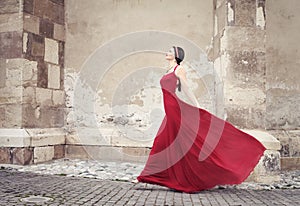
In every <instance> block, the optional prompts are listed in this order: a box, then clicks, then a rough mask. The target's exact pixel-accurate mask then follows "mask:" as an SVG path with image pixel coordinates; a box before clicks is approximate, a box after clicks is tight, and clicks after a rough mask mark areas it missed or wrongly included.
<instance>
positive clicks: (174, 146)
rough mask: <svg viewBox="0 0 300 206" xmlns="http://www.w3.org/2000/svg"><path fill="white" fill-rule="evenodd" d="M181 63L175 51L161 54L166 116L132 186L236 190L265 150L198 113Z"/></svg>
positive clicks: (178, 50) (225, 124) (181, 55)
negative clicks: (226, 187) (165, 67)
mask: <svg viewBox="0 0 300 206" xmlns="http://www.w3.org/2000/svg"><path fill="white" fill-rule="evenodd" d="M183 59H184V51H183V49H182V48H180V47H173V48H171V49H170V51H169V52H168V53H167V54H166V60H167V61H169V68H168V69H169V70H168V71H167V73H166V74H165V75H164V76H163V77H162V78H161V80H160V84H161V87H162V92H163V100H164V109H165V114H166V115H165V118H164V120H163V122H162V124H161V126H160V128H159V131H158V133H157V136H156V137H155V140H154V143H153V147H152V149H151V152H150V155H149V157H148V160H147V163H146V165H145V168H144V169H143V171H142V172H141V174H140V175H139V176H138V177H137V181H139V182H144V183H151V184H158V185H162V186H166V187H169V188H172V189H174V190H178V191H182V192H188V193H192V192H198V191H201V190H205V189H209V188H212V187H214V186H216V185H225V184H239V183H241V182H243V181H244V180H245V179H246V178H247V177H248V176H249V174H250V173H251V171H252V170H253V169H254V167H255V165H256V164H257V163H258V161H259V159H260V157H261V156H262V155H263V153H264V151H265V147H264V146H263V145H262V144H261V143H260V142H258V141H257V140H256V139H255V138H254V137H252V136H250V135H248V134H246V133H244V132H242V131H240V130H238V129H237V128H235V127H234V126H232V125H231V124H230V123H228V122H226V121H224V120H221V119H219V118H217V117H216V116H214V115H212V114H210V113H209V112H207V111H205V110H203V109H200V108H198V107H199V106H198V105H199V104H198V102H197V100H196V98H195V96H194V95H193V94H192V93H191V92H190V91H189V88H188V85H187V80H186V75H185V70H184V68H183V67H182V66H181V65H180V63H181V61H182V60H183ZM176 88H178V90H179V91H181V89H182V90H183V92H184V93H185V94H186V95H187V97H188V98H189V99H190V100H191V102H193V104H194V105H195V106H192V105H190V104H187V103H185V102H183V101H182V100H180V99H179V98H178V97H177V96H176V93H175V91H176Z"/></svg>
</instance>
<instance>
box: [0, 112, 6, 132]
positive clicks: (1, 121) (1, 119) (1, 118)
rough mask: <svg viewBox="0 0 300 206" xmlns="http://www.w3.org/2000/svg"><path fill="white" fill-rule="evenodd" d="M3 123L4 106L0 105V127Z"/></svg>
mask: <svg viewBox="0 0 300 206" xmlns="http://www.w3.org/2000/svg"><path fill="white" fill-rule="evenodd" d="M4 123H5V108H4V107H0V128H2V127H3V125H4Z"/></svg>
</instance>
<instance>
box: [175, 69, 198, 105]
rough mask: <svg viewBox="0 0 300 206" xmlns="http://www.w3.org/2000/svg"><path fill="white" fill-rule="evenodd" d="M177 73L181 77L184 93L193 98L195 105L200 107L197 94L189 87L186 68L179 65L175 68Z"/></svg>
mask: <svg viewBox="0 0 300 206" xmlns="http://www.w3.org/2000/svg"><path fill="white" fill-rule="evenodd" d="M175 75H176V76H177V77H178V78H179V79H180V83H181V88H182V90H183V92H184V94H185V95H186V96H187V97H188V98H189V99H190V100H191V102H192V103H193V105H194V106H196V107H200V105H199V103H198V101H197V99H196V97H195V95H194V94H193V93H192V92H191V91H190V89H189V86H188V82H187V79H186V74H185V70H184V68H183V67H182V66H178V68H177V69H176V70H175Z"/></svg>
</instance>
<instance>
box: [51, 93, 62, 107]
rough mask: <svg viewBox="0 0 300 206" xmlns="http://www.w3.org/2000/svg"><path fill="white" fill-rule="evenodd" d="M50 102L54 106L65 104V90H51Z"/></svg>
mask: <svg viewBox="0 0 300 206" xmlns="http://www.w3.org/2000/svg"><path fill="white" fill-rule="evenodd" d="M52 102H53V104H54V106H59V105H65V91H63V90H52Z"/></svg>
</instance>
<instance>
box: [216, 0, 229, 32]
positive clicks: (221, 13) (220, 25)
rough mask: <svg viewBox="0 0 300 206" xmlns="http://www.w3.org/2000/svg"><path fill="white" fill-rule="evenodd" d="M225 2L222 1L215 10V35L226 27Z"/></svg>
mask: <svg viewBox="0 0 300 206" xmlns="http://www.w3.org/2000/svg"><path fill="white" fill-rule="evenodd" d="M226 9H227V8H226V2H225V1H223V2H222V3H220V4H219V5H218V8H216V16H215V18H216V24H217V25H216V30H217V31H216V34H221V33H223V30H224V28H225V26H226V25H227V23H226V22H227V18H226Z"/></svg>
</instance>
